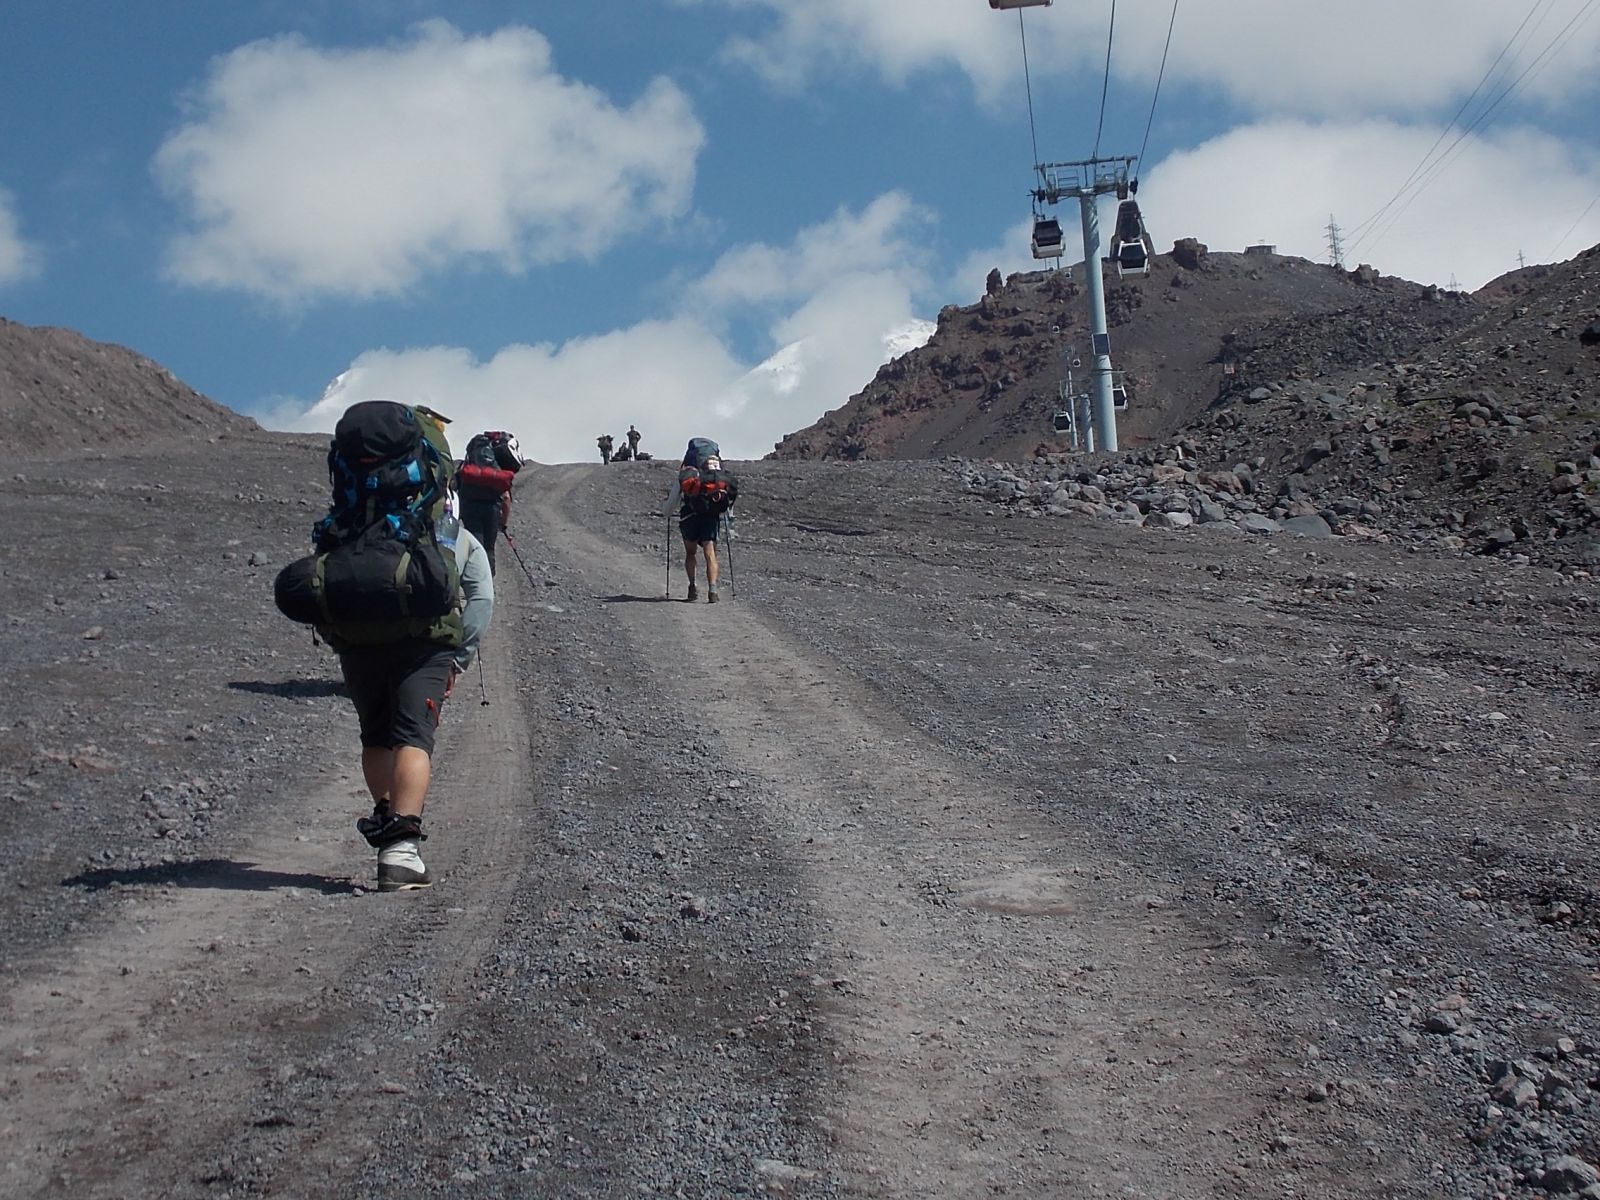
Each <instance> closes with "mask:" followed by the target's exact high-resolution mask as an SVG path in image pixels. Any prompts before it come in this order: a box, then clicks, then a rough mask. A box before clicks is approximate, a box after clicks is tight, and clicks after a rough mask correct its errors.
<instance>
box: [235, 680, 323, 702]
mask: <svg viewBox="0 0 1600 1200" xmlns="http://www.w3.org/2000/svg"><path fill="white" fill-rule="evenodd" d="M228 686H229V687H230V688H231V689H233V690H234V691H236V692H258V693H261V694H263V695H267V696H282V697H284V698H285V699H296V700H298V699H303V698H308V697H312V696H345V695H348V694H349V693H348V692H347V691H346V690H345V686H344V683H343V681H342V680H338V679H281V680H278V681H277V682H275V683H274V682H269V681H267V680H265V679H236V680H234V681H233V682H232V683H230V684H228Z"/></svg>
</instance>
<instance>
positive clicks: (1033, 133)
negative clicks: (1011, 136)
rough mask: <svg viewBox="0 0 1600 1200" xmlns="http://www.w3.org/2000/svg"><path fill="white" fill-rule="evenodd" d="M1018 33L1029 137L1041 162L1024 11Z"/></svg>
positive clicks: (1020, 12)
mask: <svg viewBox="0 0 1600 1200" xmlns="http://www.w3.org/2000/svg"><path fill="white" fill-rule="evenodd" d="M1017 32H1018V33H1019V34H1021V35H1022V88H1023V90H1024V91H1025V92H1027V93H1028V136H1029V137H1031V138H1032V139H1033V161H1034V163H1035V164H1037V163H1038V161H1039V131H1038V130H1037V129H1036V128H1034V124H1033V80H1032V79H1031V78H1030V77H1029V75H1028V31H1027V30H1026V29H1024V28H1023V26H1022V10H1021V9H1020V8H1019V9H1017Z"/></svg>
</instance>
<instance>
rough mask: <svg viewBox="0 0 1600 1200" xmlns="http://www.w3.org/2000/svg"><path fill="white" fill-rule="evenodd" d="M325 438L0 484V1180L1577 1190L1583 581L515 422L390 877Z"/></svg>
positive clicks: (1591, 853)
mask: <svg viewBox="0 0 1600 1200" xmlns="http://www.w3.org/2000/svg"><path fill="white" fill-rule="evenodd" d="M322 446H323V443H322V442H321V441H320V440H318V439H313V438H294V437H287V436H281V435H279V436H273V435H249V434H242V435H237V436H230V437H229V438H227V439H224V440H221V441H219V442H217V443H216V444H215V445H212V446H210V447H206V448H204V449H195V448H182V447H170V448H168V449H166V450H164V451H161V452H160V453H155V452H151V453H139V454H135V455H131V456H128V457H109V456H107V457H99V458H80V459H73V460H62V461H57V462H50V463H45V464H41V465H39V466H37V467H33V468H30V470H29V471H28V472H27V473H26V476H25V477H24V476H17V477H14V478H12V479H9V480H5V481H0V496H3V497H4V499H5V501H6V503H7V506H8V510H9V511H10V512H11V513H12V514H13V517H14V519H16V520H17V521H18V522H19V523H20V528H23V529H26V530H28V531H29V537H28V543H29V544H31V545H33V546H35V547H36V548H37V549H36V550H35V551H33V552H29V553H26V554H18V553H17V550H16V547H18V546H19V545H21V544H22V543H20V542H19V541H17V540H15V539H14V540H13V542H12V546H13V551H12V553H11V554H9V555H8V556H7V558H6V559H5V561H4V562H3V563H0V602H3V607H4V611H5V613H6V614H7V622H8V626H9V633H10V636H9V637H8V638H7V639H6V640H5V643H4V649H3V650H0V663H3V665H4V667H5V669H6V678H7V680H8V681H9V682H10V684H11V695H10V697H9V699H10V704H9V711H8V714H7V720H6V721H5V722H3V723H0V834H3V835H4V837H5V839H6V842H5V844H6V845H7V846H8V847H9V848H10V849H11V854H10V855H8V856H7V857H8V861H7V877H8V878H7V882H6V886H5V887H4V889H3V890H0V979H3V989H4V990H3V1000H0V1013H3V1016H4V1021H3V1023H0V1063H3V1065H4V1072H5V1075H4V1079H5V1082H6V1085H7V1086H6V1087H5V1088H4V1091H3V1099H0V1194H4V1195H6V1196H18V1197H25V1196H38V1197H57V1196H59V1197H67V1196H71V1197H81V1198H97V1197H106V1198H110V1197H128V1196H145V1195H151V1196H154V1195H161V1196H170V1197H180V1198H182V1197H207V1198H222V1197H256V1196H274V1197H323V1196H327V1197H333V1196H339V1197H373V1198H377V1197H384V1198H388V1197H392V1196H393V1195H395V1194H397V1193H401V1192H403V1194H405V1195H407V1196H410V1197H422V1196H440V1197H446V1196H448V1197H501V1196H508V1197H509V1196H552V1197H555V1196H559V1197H622V1196H640V1195H648V1196H684V1197H721V1196H740V1195H748V1196H759V1195H771V1196H795V1197H897V1198H898V1197H906V1198H911V1197H915V1198H924V1197H926V1198H928V1200H932V1198H935V1197H937V1198H941V1200H944V1198H953V1197H980V1196H983V1197H987V1196H997V1195H1012V1196H1028V1197H1039V1196H1051V1197H1054V1196H1062V1197H1079V1196H1090V1195H1094V1196H1100V1195H1104V1196H1128V1197H1149V1198H1162V1200H1186V1198H1191V1197H1194V1198H1200V1197H1262V1198H1267V1197H1274V1198H1277V1197H1288V1196H1306V1197H1313V1196H1314V1197H1339V1198H1343V1197H1350V1198H1357V1197H1360V1198H1368V1197H1370V1198H1373V1200H1377V1198H1379V1197H1384V1198H1390V1197H1406V1198H1411V1197H1415V1198H1418V1200H1421V1198H1424V1197H1428V1198H1433V1197H1451V1198H1454V1197H1463V1198H1465V1197H1472V1198H1484V1200H1488V1198H1490V1197H1501V1196H1504V1197H1535V1196H1543V1195H1546V1194H1555V1195H1588V1196H1600V1184H1597V1183H1596V1176H1595V1171H1594V1164H1596V1163H1600V1000H1597V995H1600V990H1597V986H1596V985H1597V983H1600V957H1597V949H1596V941H1597V938H1600V904H1597V900H1596V893H1597V887H1600V880H1597V878H1596V866H1595V864H1596V862H1597V861H1600V854H1597V851H1600V838H1597V836H1596V832H1595V829H1594V820H1593V814H1594V802H1593V799H1592V796H1593V785H1594V774H1593V770H1592V760H1593V756H1594V749H1595V745H1596V742H1597V737H1600V735H1597V733H1596V718H1595V697H1596V694H1597V692H1600V669H1597V668H1596V666H1595V654H1594V651H1595V648H1596V633H1597V626H1596V619H1595V610H1594V605H1593V584H1592V581H1590V580H1589V579H1587V578H1586V577H1582V576H1578V577H1574V576H1570V575H1568V576H1564V575H1560V574H1557V573H1555V572H1553V571H1546V570H1543V569H1541V568H1538V567H1535V566H1530V565H1525V564H1524V565H1519V564H1513V563H1508V562H1502V561H1494V560H1489V559H1484V558H1477V557H1456V556H1452V555H1449V554H1445V553H1441V552H1438V551H1433V550H1418V549H1411V550H1406V549H1402V548H1398V547H1394V546H1385V545H1377V544H1370V543H1366V544H1356V543H1354V542H1348V541H1344V540H1340V539H1320V540H1310V539H1301V538H1297V537H1295V536H1293V535H1290V534H1275V535H1271V536H1256V535H1250V534H1245V533H1242V532H1240V531H1238V530H1237V529H1236V528H1234V527H1233V526H1231V525H1228V524H1226V523H1221V524H1218V525H1205V526H1199V527H1196V528H1192V529H1186V530H1153V529H1139V528H1131V527H1127V526H1123V525H1118V524H1116V523H1114V522H1107V521H1101V520H1095V519H1093V518H1087V517H1078V516H1073V515H1066V516H1030V515H1027V510H1023V509H1017V508H1007V507H1003V506H997V505H995V504H994V503H993V502H991V501H989V500H986V499H984V498H983V497H982V496H980V495H975V494H969V493H968V492H967V491H966V490H965V485H964V484H963V475H962V472H961V471H960V470H959V469H958V465H957V464H952V463H931V462H930V463H863V464H836V463H768V462H763V463H749V464H735V465H736V467H737V468H738V470H739V474H740V478H741V484H742V493H743V495H742V499H741V502H740V505H739V508H738V510H737V513H738V515H737V520H736V525H735V527H736V536H735V539H734V541H733V542H732V550H733V562H732V568H733V571H732V574H733V590H734V591H735V592H736V595H735V596H733V597H731V598H729V599H728V601H727V602H725V603H721V604H719V605H717V606H715V607H713V606H710V605H706V604H704V603H699V604H688V603H685V602H683V601H682V600H681V597H682V596H683V594H684V591H683V579H682V573H681V567H680V568H678V569H677V570H676V571H675V572H674V573H672V574H671V575H670V577H669V575H668V574H667V573H666V572H665V569H664V568H665V560H664V557H663V538H664V534H665V533H666V532H667V526H666V522H665V520H664V517H663V515H662V513H661V508H660V505H661V501H662V499H663V498H664V495H665V493H666V491H667V490H668V487H669V485H670V482H671V480H672V477H673V469H672V467H671V466H670V465H669V464H664V463H630V464H618V465H613V466H611V467H602V466H600V465H599V464H598V463H596V464H593V465H576V466H554V467H543V466H534V467H530V468H529V469H528V470H527V471H525V472H524V474H523V476H522V478H521V480H520V482H519V484H518V500H517V506H516V510H515V514H514V517H513V523H512V534H513V537H514V538H515V552H514V553H513V552H510V551H511V548H510V547H506V548H505V549H504V550H502V551H501V553H500V555H499V558H500V574H499V579H498V580H497V583H498V587H499V591H500V597H499V605H498V608H497V613H496V618H495V624H494V627H493V628H492V630H491V633H490V636H489V639H488V642H487V647H486V653H485V655H484V670H483V672H482V674H481V676H480V675H478V674H476V673H474V674H473V675H470V676H467V677H465V678H463V680H462V681H461V682H460V684H459V685H458V691H457V694H456V696H455V698H454V700H453V701H452V703H451V705H450V706H449V708H448V709H447V712H446V728H445V730H444V732H443V734H442V737H441V750H440V754H439V756H438V760H437V765H436V774H435V785H434V791H433V794H432V798H431V801H430V805H429V822H428V828H429V833H430V840H429V841H428V843H427V845H426V847H425V849H426V851H427V855H428V862H429V865H430V866H431V867H432V868H433V870H434V872H435V874H436V875H437V876H438V878H439V883H438V885H437V886H436V887H434V888H433V889H431V890H430V891H427V892H420V893H409V894H398V895H377V894H373V893H371V892H369V891H368V886H369V884H370V882H371V874H372V863H371V859H370V851H369V850H367V848H366V846H365V844H364V843H363V842H361V841H360V839H359V838H358V837H357V836H356V834H355V833H354V831H353V828H352V822H353V820H354V818H355V817H356V816H357V815H360V814H361V813H362V812H363V811H365V808H366V802H365V800H364V799H363V795H362V792H361V788H360V786H359V780H358V778H357V773H356V769H355V768H356V762H355V758H356V756H355V721H354V715H353V713H352V712H351V711H350V709H349V704H348V701H347V700H345V699H344V698H343V696H342V695H341V694H340V690H339V688H338V687H337V686H336V683H337V678H338V675H337V669H336V665H335V663H334V660H333V659H332V657H331V656H330V655H329V654H328V653H327V651H326V650H325V649H322V648H320V647H317V646H315V645H313V644H312V643H311V641H310V639H309V637H307V636H306V634H305V633H304V631H302V630H300V629H297V628H296V627H293V626H291V625H289V624H288V623H287V622H285V621H284V620H283V619H282V618H281V617H279V616H278V615H277V614H276V611H275V610H274V609H273V607H272V604H271V595H270V593H271V581H272V577H273V575H274V574H275V573H276V571H277V569H278V567H280V566H281V565H282V564H283V563H284V562H286V561H288V559H289V558H290V557H292V556H294V555H297V554H298V553H299V552H300V546H301V545H302V544H303V542H304V538H305V535H306V532H307V530H308V529H309V525H310V522H311V521H312V520H313V519H314V518H315V516H316V515H317V513H318V511H319V504H318V500H317V498H318V497H319V495H320V489H321V488H323V487H324V486H325V485H324V484H323V482H322V480H321V451H322ZM672 557H673V558H677V557H678V555H677V554H676V553H675V552H674V554H673V555H672ZM669 583H670V588H671V593H672V596H673V597H674V599H672V600H668V599H667V598H666V595H665V593H666V591H667V588H668V586H669Z"/></svg>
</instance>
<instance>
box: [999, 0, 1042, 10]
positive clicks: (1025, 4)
mask: <svg viewBox="0 0 1600 1200" xmlns="http://www.w3.org/2000/svg"><path fill="white" fill-rule="evenodd" d="M989 7H990V8H1049V7H1050V0H989Z"/></svg>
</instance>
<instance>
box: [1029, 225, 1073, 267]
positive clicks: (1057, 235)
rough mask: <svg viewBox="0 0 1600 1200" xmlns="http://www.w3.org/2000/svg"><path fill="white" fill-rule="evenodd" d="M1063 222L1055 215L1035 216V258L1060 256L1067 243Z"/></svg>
mask: <svg viewBox="0 0 1600 1200" xmlns="http://www.w3.org/2000/svg"><path fill="white" fill-rule="evenodd" d="M1065 240H1066V239H1065V238H1064V237H1063V236H1062V233H1061V222H1060V221H1058V220H1056V219H1055V218H1054V217H1035V218H1034V222H1033V256H1034V257H1035V258H1060V257H1061V249H1062V246H1063V245H1064V244H1065Z"/></svg>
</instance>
